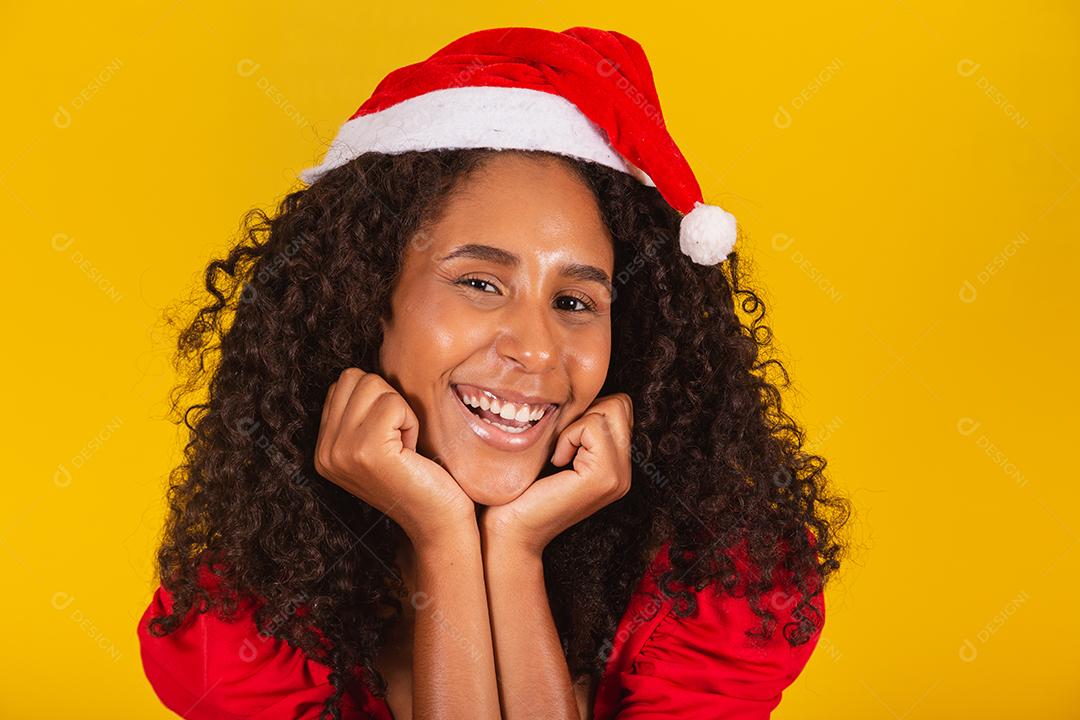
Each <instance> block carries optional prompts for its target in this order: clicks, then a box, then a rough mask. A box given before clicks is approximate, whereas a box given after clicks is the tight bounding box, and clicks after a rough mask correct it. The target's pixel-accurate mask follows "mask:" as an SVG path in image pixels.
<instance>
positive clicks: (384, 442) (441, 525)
mask: <svg viewBox="0 0 1080 720" xmlns="http://www.w3.org/2000/svg"><path fill="white" fill-rule="evenodd" d="M419 430H420V423H419V421H418V420H417V419H416V414H415V413H414V412H413V410H412V408H410V407H409V404H408V403H407V402H406V401H405V398H403V397H402V396H401V395H400V394H399V393H398V392H397V391H396V390H394V388H393V387H391V386H390V384H389V383H387V382H386V380H384V379H383V378H382V377H380V376H379V375H377V374H375V373H369V372H365V371H363V370H360V369H358V368H347V369H346V370H344V371H342V373H341V375H340V376H339V377H338V380H337V382H335V383H332V384H331V385H330V389H329V390H328V391H327V393H326V400H325V401H324V403H323V410H322V419H321V420H320V424H319V437H318V440H317V441H316V444H315V469H316V471H318V473H319V474H320V475H322V476H323V477H325V478H326V479H327V480H330V481H332V482H333V483H335V484H337V485H339V486H341V487H342V488H344V489H345V490H348V491H349V492H350V493H352V494H353V495H355V496H356V497H358V498H360V499H361V500H363V501H364V502H366V503H367V504H368V505H371V506H372V507H374V508H376V509H377V510H380V511H382V512H384V513H386V515H387V516H389V517H390V518H391V519H393V520H394V521H395V522H396V523H398V525H400V526H401V528H402V529H403V530H404V531H405V532H406V534H408V535H409V537H410V539H412V540H413V542H414V543H415V542H420V541H425V540H427V539H430V538H434V537H436V536H438V535H439V534H440V533H442V532H443V531H444V530H451V529H456V527H460V526H461V525H459V523H472V524H473V525H472V526H473V527H474V528H475V527H476V525H475V523H476V506H475V505H474V504H473V501H472V499H471V498H469V496H468V495H466V494H465V491H463V490H462V489H461V486H460V485H458V484H457V481H456V480H454V478H453V477H451V476H450V474H449V473H448V472H446V470H445V469H443V467H442V466H440V465H439V464H437V463H435V462H433V461H432V460H429V459H428V458H426V457H424V456H423V455H420V454H419V453H417V452H416V439H417V435H418V434H419Z"/></svg>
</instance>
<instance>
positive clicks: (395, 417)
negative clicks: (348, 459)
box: [364, 391, 420, 451]
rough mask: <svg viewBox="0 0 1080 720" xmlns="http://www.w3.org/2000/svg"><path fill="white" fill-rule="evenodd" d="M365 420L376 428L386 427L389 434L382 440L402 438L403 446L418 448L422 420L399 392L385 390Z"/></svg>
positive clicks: (374, 402)
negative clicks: (417, 440)
mask: <svg viewBox="0 0 1080 720" xmlns="http://www.w3.org/2000/svg"><path fill="white" fill-rule="evenodd" d="M364 422H365V423H367V424H370V425H371V426H372V427H374V428H386V430H387V434H386V435H385V436H381V437H379V438H378V440H379V441H380V442H391V441H397V440H398V439H399V438H400V441H401V445H402V447H405V448H408V449H409V450H412V451H415V450H416V438H417V436H418V434H419V430H420V421H419V420H417V418H416V413H414V412H413V410H412V408H411V407H409V404H408V403H407V402H405V399H404V398H402V397H401V395H399V394H398V393H397V392H394V391H390V392H384V393H382V394H381V395H379V396H378V397H377V398H375V400H374V401H373V402H372V404H371V409H370V410H369V411H368V414H367V417H365V418H364Z"/></svg>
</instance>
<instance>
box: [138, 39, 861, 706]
mask: <svg viewBox="0 0 1080 720" xmlns="http://www.w3.org/2000/svg"><path fill="white" fill-rule="evenodd" d="M553 35H554V36H558V40H556V39H553V38H552V37H551V36H553ZM466 40H468V43H466V44H465V45H461V44H460V43H461V42H464V41H466ZM458 43H459V44H455V45H453V46H452V49H453V50H454V51H455V52H453V53H448V54H447V55H446V56H445V57H452V58H454V62H462V58H463V57H464V58H468V59H472V58H473V55H472V54H470V52H465V51H466V50H471V51H476V52H480V50H481V49H482V48H486V49H487V50H488V51H490V50H492V46H490V45H486V44H485V43H494V47H496V48H497V49H498V50H499V51H500V54H499V56H500V57H502V56H514V57H519V58H527V57H530V56H531V55H535V54H537V53H538V52H539V50H541V49H543V50H545V51H546V50H550V46H549V44H553V45H554V46H557V47H558V48H559V52H558V53H555V54H554V55H548V56H546V59H545V62H561V63H562V64H563V65H564V66H567V67H571V66H573V67H576V68H577V69H576V70H575V72H578V73H579V74H580V73H584V74H585V75H588V73H592V75H595V76H597V77H599V78H601V79H604V80H605V82H606V81H607V79H609V78H611V77H612V73H614V71H613V70H611V69H610V67H608V66H606V65H602V64H597V62H596V58H595V57H591V59H590V62H591V63H592V64H589V63H586V64H585V65H574V63H573V62H571V61H572V60H574V59H575V58H577V57H578V54H580V53H583V52H586V50H588V51H590V52H595V51H596V49H597V48H601V49H603V50H605V52H607V53H608V56H611V57H617V58H618V59H619V60H620V61H621V62H619V63H618V65H619V66H621V67H622V68H623V71H621V74H620V73H615V75H618V78H616V79H620V80H627V81H628V82H629V81H630V80H628V79H627V78H628V77H629V78H631V79H632V80H633V81H634V82H636V83H637V85H638V87H644V88H645V89H646V90H648V91H649V94H651V95H654V94H655V92H654V89H652V87H651V75H649V74H647V73H646V72H645V70H643V69H642V67H641V65H642V63H643V57H644V56H643V55H642V54H640V48H639V47H638V46H637V45H636V44H634V43H633V41H631V40H629V38H626V37H625V36H622V35H618V34H615V33H609V32H605V31H598V30H592V29H588V28H575V29H572V30H568V31H565V32H564V33H551V32H550V31H541V30H532V29H523V28H516V29H513V28H511V29H507V28H503V29H498V30H491V31H481V32H480V33H476V34H473V35H470V36H466V38H463V39H462V41H458ZM469 43H477V45H471V44H469ZM613 43H614V44H613ZM511 51H512V52H511ZM620 53H622V54H620ZM481 54H482V55H483V54H484V53H481ZM491 54H492V53H490V52H488V53H487V55H491ZM485 56H486V55H485ZM439 57H442V56H439V55H438V54H437V55H436V56H433V58H431V59H429V61H428V62H434V61H435V60H437V59H438V58H439ZM523 62H524V61H523ZM410 67H412V66H410ZM470 67H473V68H474V72H473V74H472V75H470V76H469V77H470V79H471V80H472V81H473V82H475V83H476V84H477V86H480V87H484V86H483V85H482V83H483V81H484V80H485V78H486V76H485V75H484V73H483V72H481V71H478V70H476V67H475V66H472V65H470ZM481 67H482V65H481ZM597 68H604V69H603V71H601V72H599V74H597V70H596V69H597ZM645 69H646V70H647V66H645ZM498 73H499V74H498V77H499V78H502V79H503V80H505V78H506V77H507V68H506V67H500V69H499V71H498ZM605 73H606V75H605ZM450 76H451V77H453V78H458V79H459V80H460V77H461V76H460V75H459V74H453V73H451V74H450ZM391 77H393V74H392V75H391ZM528 77H533V75H528ZM388 79H389V78H388ZM459 84H460V83H459ZM496 85H498V83H496ZM416 86H417V85H416V84H415V83H414V84H413V85H412V87H413V89H414V90H415V88H416ZM420 86H423V85H422V83H421V84H420ZM393 87H395V86H394V85H393V84H392V83H391V84H390V85H386V81H384V84H383V85H380V88H382V92H383V94H385V93H386V92H388V88H390V89H392V88H393ZM616 87H618V86H616ZM448 89H455V88H448ZM456 89H464V88H460V87H459V88H456ZM485 89H497V88H495V86H492V87H485ZM502 89H506V88H505V87H503V88H502ZM563 89H565V88H563ZM619 92H621V90H620V91H619ZM428 94H431V93H428ZM373 97H381V95H380V93H379V92H377V93H376V96H373ZM419 97H425V95H421V96H419ZM468 99H469V102H473V101H474V100H476V98H475V97H473V96H471V95H470V96H469V97H468ZM489 99H490V98H489ZM406 102H408V100H405V99H402V98H401V97H397V98H396V102H389V101H386V105H385V108H384V109H387V108H400V106H401V105H402V104H404V103H406ZM546 102H547V101H546V100H545V101H542V103H541V104H542V106H543V107H548V108H556V110H552V112H554V113H555V115H556V116H557V117H558V118H561V119H560V121H559V122H563V121H564V120H565V121H566V122H571V121H572V122H577V121H578V120H580V118H577V119H572V118H574V116H572V115H570V116H567V115H559V114H558V113H562V112H563V111H564V110H565V108H563V107H562V106H559V105H555V106H551V105H543V103H546ZM619 102H621V101H619ZM619 102H615V104H616V105H618V104H619ZM627 102H629V100H628V101H627ZM581 103H582V104H583V105H586V106H590V107H593V106H591V105H590V101H589V100H588V98H587V95H584V96H582V99H581ZM624 104H625V103H624ZM375 106H376V107H375V108H372V111H373V112H374V115H373V116H372V117H376V118H377V117H378V115H379V112H380V110H379V107H381V106H380V105H379V103H376V104H375ZM441 107H442V108H443V110H444V111H445V112H451V109H450V108H449V106H441ZM467 107H470V108H471V107H472V106H471V105H468V104H467ZM484 107H485V108H486V111H485V113H486V114H481V115H477V114H476V113H475V112H472V113H471V114H467V117H468V118H470V122H475V123H478V124H479V127H480V128H481V129H482V128H483V127H485V125H484V123H485V122H487V123H490V124H491V126H492V127H495V128H496V129H497V130H502V129H506V127H508V126H500V125H499V120H498V118H496V117H494V116H493V115H492V113H493V112H495V111H493V110H492V106H490V105H485V106H484ZM496 107H498V106H496ZM557 108H561V109H557ZM534 109H535V108H534ZM594 109H595V107H594ZM470 112H471V111H470ZM621 112H623V113H633V112H637V109H636V108H635V106H634V105H633V103H632V102H630V105H629V106H627V107H626V108H624V109H623V110H621ZM654 114H655V113H654ZM495 115H497V112H495ZM363 117H365V116H363V115H360V116H358V119H359V118H363ZM406 117H407V116H406ZM520 117H524V118H528V117H529V114H528V113H526V114H525V115H523V116H519V118H520ZM598 117H599V116H598ZM485 118H486V119H485ZM404 122H405V121H404V120H403V118H402V117H401V116H399V117H396V119H395V120H394V121H393V122H390V121H389V120H387V121H386V122H385V123H383V122H382V121H381V120H380V121H379V123H380V124H379V125H378V129H379V130H380V132H379V133H377V137H378V138H380V142H388V141H387V138H388V137H390V138H393V137H396V136H395V135H394V134H393V133H392V132H390V133H389V134H388V130H387V128H391V127H392V128H404V129H403V130H402V135H401V137H402V138H405V137H409V138H412V139H413V140H414V141H415V140H416V138H417V137H419V136H417V135H413V134H410V132H407V130H408V128H407V127H405V126H404V125H403V123H404ZM626 122H627V123H629V124H631V125H632V124H633V123H634V122H636V121H633V120H631V119H630V118H629V117H627V119H626ZM429 125H432V126H433V127H435V126H438V122H435V121H432V123H429ZM627 126H629V125H627ZM354 127H356V126H354ZM426 127H428V125H424V126H423V127H421V129H423V128H426ZM586 127H588V126H586ZM350 132H353V131H350ZM355 132H359V131H355ZM648 132H649V133H652V134H653V135H655V134H656V133H657V132H662V130H660V129H656V128H655V127H654V128H653V129H652V130H649V131H648ZM663 134H664V135H666V133H663ZM505 135H506V134H505V133H503V135H501V136H500V137H501V139H502V140H505V139H506V137H505ZM614 135H615V128H611V130H610V132H609V133H608V134H607V137H614ZM358 137H362V133H361V136H350V137H349V138H348V139H349V140H350V143H351V144H350V145H349V147H351V148H352V150H351V151H349V152H351V155H349V154H348V153H346V155H341V154H340V153H341V152H344V151H343V150H341V149H340V147H338V146H335V147H336V148H337V149H336V150H334V151H333V152H332V153H330V154H328V160H327V161H326V162H325V163H324V165H323V166H321V169H320V171H319V172H318V173H317V175H310V174H309V175H308V177H309V178H310V179H311V181H312V184H311V185H310V187H307V188H304V189H302V190H298V191H295V192H292V193H290V194H288V195H287V196H286V197H285V199H284V200H283V201H282V203H281V206H280V207H279V208H278V210H277V212H276V213H275V214H274V215H272V216H267V215H265V214H263V213H261V212H260V211H252V212H251V213H250V214H249V215H248V217H247V218H246V221H247V224H246V233H245V237H244V238H243V241H242V242H241V243H239V244H238V245H237V246H236V247H234V248H233V249H232V250H231V251H230V252H229V253H228V255H227V256H226V257H224V258H222V259H219V260H214V261H213V262H211V263H210V265H209V267H208V268H207V272H206V289H207V292H208V293H209V295H210V296H211V297H212V300H211V301H210V302H209V303H208V304H206V305H205V306H204V307H202V308H199V309H198V311H197V312H196V313H195V315H194V317H193V318H192V319H190V321H189V322H188V323H187V325H186V326H185V327H184V329H183V331H182V333H181V335H180V338H179V348H178V350H179V352H178V361H179V362H180V366H181V369H182V370H184V371H185V372H186V373H187V377H186V379H185V382H184V383H183V384H181V385H180V386H179V387H178V388H177V392H176V394H175V395H174V397H173V402H174V409H175V410H176V411H177V413H178V416H179V417H182V418H183V420H184V422H185V423H186V424H187V425H188V427H189V428H190V430H191V433H192V439H191V441H190V442H189V444H188V445H187V447H186V450H185V453H186V455H185V462H184V464H183V465H181V466H180V467H178V468H177V469H176V471H175V472H174V475H173V478H172V484H171V487H170V488H169V503H170V506H169V508H170V509H169V516H168V520H167V525H166V528H165V537H164V540H163V542H162V544H161V547H160V549H159V551H158V557H157V559H158V566H159V572H160V577H161V586H160V587H159V588H158V589H157V591H156V592H155V595H154V597H153V599H152V601H151V603H150V605H149V607H147V608H146V611H145V613H144V614H143V616H142V618H141V620H140V622H139V626H138V633H139V639H140V642H141V649H142V658H143V663H144V668H145V670H146V674H147V677H148V678H149V680H150V682H151V684H152V685H153V687H154V689H155V691H156V692H157V693H158V695H159V697H160V698H161V700H162V702H163V703H165V704H166V705H167V706H168V707H170V708H172V709H173V710H174V711H176V712H178V713H180V714H181V715H183V716H185V717H191V718H215V717H235V716H245V717H258V718H262V719H263V720H269V719H270V718H282V719H284V718H293V717H316V716H318V717H323V716H327V715H328V716H330V717H335V718H340V717H349V718H360V717H376V718H382V719H383V720H387V719H389V718H395V719H396V720H403V719H404V718H409V717H417V718H419V717H429V716H431V715H433V714H440V715H455V716H468V717H478V718H498V717H504V718H510V719H516V718H532V717H545V718H590V717H592V718H596V720H610V719H612V718H619V719H620V720H632V719H635V718H646V717H682V718H712V717H719V716H722V717H730V718H762V717H767V716H768V714H769V712H770V711H771V710H772V708H774V707H775V706H776V704H777V703H779V701H780V695H781V692H782V690H783V689H784V688H785V687H787V686H788V685H790V684H791V683H792V682H793V681H794V680H795V678H796V677H797V675H798V674H799V672H800V671H801V670H802V668H803V666H804V665H805V663H806V662H807V661H808V659H809V657H810V654H811V652H812V651H813V649H814V647H815V645H816V643H817V640H818V638H819V637H820V633H821V630H822V626H823V623H824V595H823V591H824V585H825V581H826V580H827V579H828V578H829V576H830V575H831V574H832V573H834V572H835V571H836V570H837V568H838V567H839V558H840V556H841V554H842V551H843V546H842V544H841V543H840V542H839V541H838V538H837V530H838V528H839V527H840V526H841V525H842V524H843V522H844V520H845V519H846V516H847V510H848V508H847V501H846V500H844V499H843V498H838V497H835V496H833V495H831V494H830V493H829V492H828V490H827V483H826V482H825V479H824V477H823V475H822V470H823V468H824V460H823V459H822V458H820V457H818V456H815V455H812V454H809V453H807V452H805V451H804V450H803V448H802V441H803V434H802V431H801V430H800V429H799V427H798V424H797V423H796V422H795V421H794V420H793V419H792V418H791V417H789V416H788V415H787V414H786V413H785V412H784V411H783V410H782V409H781V400H780V393H779V390H778V388H777V387H776V386H775V385H774V384H773V382H772V380H771V379H770V378H769V377H768V374H767V371H768V370H770V369H777V370H782V367H781V366H780V365H779V363H778V362H776V361H775V360H767V359H764V357H763V356H764V354H765V353H764V351H765V350H766V349H767V348H766V347H765V346H766V343H767V342H768V340H769V332H768V328H767V327H765V326H764V325H763V324H762V317H763V314H764V308H763V306H762V305H761V302H760V300H759V298H758V296H757V295H756V294H755V293H754V292H753V291H752V290H750V289H748V288H747V287H746V285H745V280H746V278H745V277H744V274H743V273H742V271H741V270H740V267H739V265H738V256H737V254H736V253H735V252H733V251H731V247H730V245H729V244H728V243H727V242H726V241H721V242H720V243H719V244H715V243H713V242H712V241H711V240H709V239H708V237H707V236H708V234H709V232H710V228H711V229H712V230H717V227H716V226H712V225H710V218H712V219H716V218H717V217H720V216H718V215H716V213H715V212H713V211H717V212H720V213H722V212H723V211H720V210H719V208H710V207H709V206H705V205H703V204H702V203H701V202H700V200H699V199H695V197H694V196H695V193H694V192H693V191H692V190H687V188H688V187H689V185H688V184H687V183H686V182H685V177H683V178H682V179H683V182H681V183H680V182H677V180H678V179H679V177H680V173H684V172H685V171H686V168H685V163H682V164H680V163H675V165H674V166H672V167H667V168H666V169H665V166H664V163H665V162H666V161H665V159H664V158H666V157H667V155H664V154H663V153H661V156H660V157H658V158H654V159H652V160H650V159H649V157H648V152H642V153H639V152H636V151H631V150H632V148H627V147H626V146H625V142H632V141H631V140H625V142H615V141H614V140H613V141H612V142H614V144H615V145H617V146H620V147H621V148H622V149H621V150H620V151H619V152H620V154H622V155H623V156H624V157H628V156H632V157H633V159H635V160H636V162H630V161H629V160H627V161H626V162H625V163H622V164H620V163H616V162H615V161H614V160H613V159H612V157H613V156H610V155H605V154H604V153H603V152H601V151H599V150H598V149H597V147H596V146H592V147H591V149H588V148H587V149H586V150H582V151H581V152H580V153H579V152H568V151H567V150H566V148H565V147H563V146H559V147H554V148H548V149H543V148H536V147H531V145H535V144H536V142H535V141H536V134H535V133H533V134H528V135H527V137H526V138H525V139H526V140H527V142H525V141H522V142H520V143H518V145H517V146H515V145H511V146H509V147H508V146H506V145H505V144H502V145H499V146H498V147H497V148H495V147H489V146H487V145H485V144H484V143H485V142H489V141H485V140H484V139H483V134H482V133H473V134H472V135H470V137H471V138H473V140H474V146H469V147H442V146H438V145H437V146H434V147H424V148H412V149H410V148H405V147H400V146H394V147H390V146H385V147H381V149H366V150H364V149H363V148H364V145H363V144H362V143H358V141H357V140H358ZM596 137H600V138H603V137H605V136H604V135H603V134H599V133H598V134H597V135H596ZM634 137H637V136H634ZM476 138H480V139H479V140H477V139H476ZM641 138H642V141H643V142H645V141H647V140H648V141H650V142H651V140H654V139H655V138H653V137H651V136H649V135H648V133H646V134H645V135H642V136H641ZM572 139H574V140H575V141H576V140H580V137H579V136H576V135H575V136H573V138H572ZM445 141H446V138H443V139H442V141H441V142H445ZM604 142H605V143H606V142H607V140H604ZM657 143H658V144H657V147H660V148H665V147H666V148H668V150H669V151H670V148H671V147H672V145H671V143H670V140H667V141H663V142H660V141H657ZM554 144H555V145H559V143H554ZM586 144H587V143H586ZM341 147H344V146H341ZM358 148H359V149H358ZM675 151H676V152H677V149H676V150H675ZM649 152H653V151H649ZM680 158H681V156H680ZM639 163H640V165H647V166H648V167H646V168H644V169H645V170H648V171H649V172H650V174H651V175H652V176H653V177H652V178H649V176H647V175H646V176H643V173H642V170H640V169H638V167H639ZM672 178H675V180H672ZM646 180H656V181H657V182H658V183H659V184H658V185H657V184H652V183H651V182H646ZM672 183H674V185H677V186H679V187H681V189H678V188H676V189H672V188H673V185H672ZM660 186H663V187H660ZM695 187H696V185H695ZM695 203H696V204H695ZM703 210H705V212H704V213H702V211H703ZM694 213H696V215H695V216H694V217H691V215H692V214H694ZM703 218H704V220H703ZM718 232H720V234H721V235H723V227H720V229H719V231H718ZM716 253H721V254H720V256H719V257H716ZM710 259H711V260H713V262H711V263H710V262H705V261H707V260H710ZM719 260H723V261H724V262H722V263H721V262H719ZM740 311H742V313H745V314H747V315H749V316H751V319H750V322H749V323H748V324H747V323H745V322H744V321H743V319H742V317H741V316H740ZM204 386H206V387H207V390H208V396H207V400H206V401H205V402H200V403H195V404H191V405H187V402H186V398H187V397H188V396H189V395H190V394H191V393H194V392H196V391H199V390H201V389H202V388H203V387H204Z"/></svg>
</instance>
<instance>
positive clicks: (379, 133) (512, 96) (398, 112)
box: [300, 86, 656, 187]
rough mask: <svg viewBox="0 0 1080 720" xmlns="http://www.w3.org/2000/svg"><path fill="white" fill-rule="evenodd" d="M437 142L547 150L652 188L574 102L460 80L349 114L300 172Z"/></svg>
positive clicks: (314, 172) (310, 173) (305, 174)
mask: <svg viewBox="0 0 1080 720" xmlns="http://www.w3.org/2000/svg"><path fill="white" fill-rule="evenodd" d="M441 148H496V149H503V150H506V149H519V150H547V151H549V152H554V153H559V154H564V155H572V156H574V157H579V158H582V159H584V160H592V161H593V162H598V163H600V164H602V165H606V166H608V167H610V168H613V169H615V170H619V171H621V172H624V173H627V174H629V175H632V176H634V177H636V178H637V179H638V180H639V181H640V182H642V183H643V184H645V185H648V186H650V187H655V186H656V185H655V183H653V181H652V179H651V178H650V177H649V176H648V175H647V174H646V173H645V172H644V171H642V170H640V169H639V168H637V167H635V166H634V165H633V164H632V163H630V162H629V161H627V160H626V159H625V158H623V157H622V156H621V155H620V154H619V153H617V152H616V151H615V150H614V149H613V148H612V147H611V145H610V144H609V142H608V140H607V134H606V133H605V132H604V130H603V128H601V127H600V126H599V125H597V124H596V123H594V122H593V121H592V120H590V119H589V118H588V117H587V116H586V115H585V114H584V113H583V112H581V110H580V109H578V107H577V106H576V105H574V104H573V103H572V102H570V101H569V100H567V99H566V98H564V97H562V96H561V95H555V94H554V93H549V92H544V91H542V90H532V89H530V88H518V87H494V86H464V87H452V88H444V89H442V90H433V91H431V92H428V93H424V94H423V95H418V96H416V97H413V98H409V99H408V100H402V101H401V102H399V103H396V104H395V105H391V106H390V107H388V108H385V109H383V110H380V111H378V112H374V113H370V114H367V115H361V116H359V117H356V118H353V119H352V120H349V121H348V122H346V123H345V124H343V125H342V126H341V127H340V128H339V129H338V133H337V136H336V137H335V138H334V141H333V143H332V144H331V145H330V148H329V149H328V150H327V151H326V156H325V157H324V158H323V161H322V162H321V163H320V164H319V165H317V166H315V167H312V168H308V169H307V170H304V171H302V172H301V173H300V179H301V180H303V181H304V182H306V183H308V184H309V185H310V184H312V183H314V182H315V181H316V180H318V179H319V178H320V177H322V175H323V174H324V173H326V172H328V171H329V170H332V169H334V168H336V167H338V166H340V165H344V164H345V163H347V162H349V161H350V160H352V159H353V158H355V157H357V156H359V155H361V154H362V153H365V152H383V153H391V154H392V153H401V152H406V151H409V150H436V149H441Z"/></svg>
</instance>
